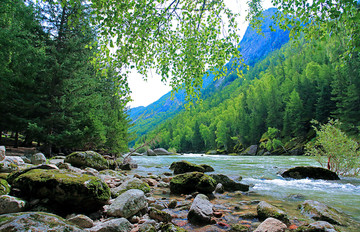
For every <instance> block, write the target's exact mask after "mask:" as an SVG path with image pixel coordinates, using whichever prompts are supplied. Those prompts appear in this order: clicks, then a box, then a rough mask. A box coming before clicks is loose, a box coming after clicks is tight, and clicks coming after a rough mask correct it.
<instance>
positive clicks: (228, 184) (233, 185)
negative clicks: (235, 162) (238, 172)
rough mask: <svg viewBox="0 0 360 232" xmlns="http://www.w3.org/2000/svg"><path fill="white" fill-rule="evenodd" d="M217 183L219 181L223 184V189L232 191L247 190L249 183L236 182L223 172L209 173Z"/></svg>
mask: <svg viewBox="0 0 360 232" xmlns="http://www.w3.org/2000/svg"><path fill="white" fill-rule="evenodd" d="M210 176H211V177H212V178H213V179H214V180H215V181H216V182H217V183H221V184H222V185H223V186H224V189H225V190H226V191H229V192H234V191H243V192H247V191H249V185H246V184H241V183H237V182H235V181H234V180H232V179H230V178H229V177H228V176H226V175H224V174H211V175H210Z"/></svg>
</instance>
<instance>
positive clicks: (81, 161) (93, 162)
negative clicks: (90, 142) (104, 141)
mask: <svg viewBox="0 0 360 232" xmlns="http://www.w3.org/2000/svg"><path fill="white" fill-rule="evenodd" d="M64 162H66V163H70V164H71V165H73V166H74V167H79V168H85V167H90V168H95V169H96V170H104V169H109V168H110V163H111V162H109V161H107V160H106V159H105V158H104V157H102V155H100V154H99V153H96V152H94V151H85V152H73V153H71V154H70V155H68V156H66V158H65V160H64ZM113 166H114V163H112V168H114V167H113Z"/></svg>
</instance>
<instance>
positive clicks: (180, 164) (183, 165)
mask: <svg viewBox="0 0 360 232" xmlns="http://www.w3.org/2000/svg"><path fill="white" fill-rule="evenodd" d="M170 169H171V170H174V174H182V173H186V172H208V171H210V172H212V171H214V169H213V168H212V167H211V166H209V165H206V164H202V165H197V164H194V163H191V162H189V161H186V160H181V161H176V162H173V163H172V164H171V165H170Z"/></svg>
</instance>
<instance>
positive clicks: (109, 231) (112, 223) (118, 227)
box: [86, 218, 133, 232]
mask: <svg viewBox="0 0 360 232" xmlns="http://www.w3.org/2000/svg"><path fill="white" fill-rule="evenodd" d="M132 227H133V226H132V225H131V223H130V222H129V221H128V220H126V218H116V219H111V220H109V221H106V222H102V223H99V224H97V225H96V226H94V227H92V228H90V229H86V231H89V232H119V231H121V232H130V231H131V229H132Z"/></svg>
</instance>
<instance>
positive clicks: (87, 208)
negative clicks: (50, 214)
mask: <svg viewBox="0 0 360 232" xmlns="http://www.w3.org/2000/svg"><path fill="white" fill-rule="evenodd" d="M12 187H13V188H17V189H19V190H20V193H19V195H20V196H22V197H24V198H25V199H31V198H35V199H49V204H50V205H51V206H52V207H53V208H55V209H56V211H58V212H60V213H62V212H63V213H68V212H91V211H94V210H97V209H99V208H101V207H102V206H103V205H104V204H105V203H106V202H107V201H108V200H109V199H110V189H109V187H108V186H107V185H106V184H105V183H104V182H103V181H102V180H101V179H99V178H98V177H95V176H90V175H86V174H78V173H72V172H68V171H66V170H43V169H34V170H30V171H28V172H26V173H24V174H22V175H20V176H18V177H17V178H15V179H14V181H13V184H12Z"/></svg>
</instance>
